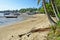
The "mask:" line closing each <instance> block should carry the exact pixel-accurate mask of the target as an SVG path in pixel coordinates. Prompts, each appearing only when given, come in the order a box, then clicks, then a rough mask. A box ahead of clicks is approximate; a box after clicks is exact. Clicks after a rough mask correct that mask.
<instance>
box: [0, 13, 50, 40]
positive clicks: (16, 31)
mask: <svg viewBox="0 0 60 40" xmlns="http://www.w3.org/2000/svg"><path fill="white" fill-rule="evenodd" d="M49 26H50V23H49V21H48V18H47V16H46V15H45V14H36V15H33V17H32V18H30V19H28V20H25V21H22V22H18V23H16V24H14V25H10V26H7V27H4V28H0V40H21V39H22V40H44V39H45V36H47V34H48V32H49V31H44V32H34V33H31V35H30V36H29V35H28V34H30V33H28V34H26V35H24V36H23V37H20V36H19V35H21V34H24V33H27V32H29V31H31V30H32V29H39V28H48V27H49ZM27 35H28V36H29V37H28V36H27Z"/></svg>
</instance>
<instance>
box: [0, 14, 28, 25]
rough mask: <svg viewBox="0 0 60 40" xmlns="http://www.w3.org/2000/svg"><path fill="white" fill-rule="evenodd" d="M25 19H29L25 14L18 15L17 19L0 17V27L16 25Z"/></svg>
mask: <svg viewBox="0 0 60 40" xmlns="http://www.w3.org/2000/svg"><path fill="white" fill-rule="evenodd" d="M0 16H3V15H2V14H0ZM27 18H29V16H28V15H26V14H22V15H20V16H19V17H18V18H5V17H0V26H4V25H9V24H14V23H18V22H20V21H23V20H25V19H27Z"/></svg>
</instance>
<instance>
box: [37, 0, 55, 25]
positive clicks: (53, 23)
mask: <svg viewBox="0 0 60 40" xmlns="http://www.w3.org/2000/svg"><path fill="white" fill-rule="evenodd" d="M42 1H43V2H42V4H43V7H44V11H45V13H46V14H47V16H48V19H49V21H50V23H51V25H55V24H56V22H55V21H54V20H53V19H52V18H51V16H50V15H49V14H48V11H47V8H46V1H45V0H42ZM39 3H40V0H38V4H39Z"/></svg>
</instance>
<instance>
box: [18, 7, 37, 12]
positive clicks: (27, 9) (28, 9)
mask: <svg viewBox="0 0 60 40" xmlns="http://www.w3.org/2000/svg"><path fill="white" fill-rule="evenodd" d="M27 11H29V12H34V11H37V8H24V9H20V10H19V12H20V13H25V12H27Z"/></svg>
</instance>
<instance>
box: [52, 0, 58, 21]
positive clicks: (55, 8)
mask: <svg viewBox="0 0 60 40" xmlns="http://www.w3.org/2000/svg"><path fill="white" fill-rule="evenodd" d="M51 5H52V8H53V11H54V14H55V16H56V19H57V21H59V17H58V14H57V12H58V11H57V7H56V6H55V3H54V0H51Z"/></svg>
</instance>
